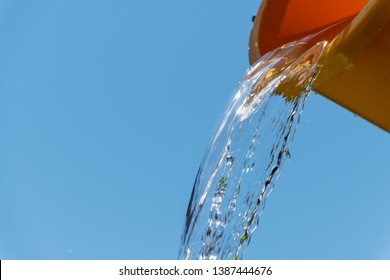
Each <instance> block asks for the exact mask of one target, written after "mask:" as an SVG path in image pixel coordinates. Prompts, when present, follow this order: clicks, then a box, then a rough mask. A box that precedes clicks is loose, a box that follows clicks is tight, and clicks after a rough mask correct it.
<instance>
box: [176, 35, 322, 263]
mask: <svg viewBox="0 0 390 280" xmlns="http://www.w3.org/2000/svg"><path fill="white" fill-rule="evenodd" d="M308 41H309V40H307V39H304V40H301V41H297V42H293V43H290V44H288V45H285V46H283V47H281V48H279V49H277V50H275V51H273V52H270V53H268V54H266V55H264V56H263V57H262V58H261V59H260V60H259V61H257V62H256V63H255V64H254V65H253V66H252V67H251V68H250V69H249V70H248V71H247V74H246V76H245V77H244V78H243V79H242V81H241V82H240V83H239V85H238V87H237V90H236V91H235V93H234V94H233V98H232V100H231V102H230V104H229V106H228V108H227V110H226V112H225V114H224V115H223V118H222V121H221V123H220V125H219V126H218V127H217V129H216V130H215V132H214V135H213V136H212V138H211V142H210V144H209V148H208V150H207V151H206V153H205V155H204V158H203V160H202V163H201V165H200V167H199V170H198V174H197V176H196V179H195V183H194V186H193V190H192V194H191V198H190V202H189V205H188V209H187V214H186V221H185V226H184V230H183V234H182V241H181V247H180V252H179V258H180V259H242V258H243V253H244V252H245V248H246V247H247V246H248V244H249V243H250V240H251V237H252V234H253V233H254V231H255V230H256V228H257V227H258V226H259V222H260V216H261V214H262V212H263V210H264V207H265V204H266V200H267V197H268V196H269V194H270V193H271V191H272V188H273V187H274V185H275V182H276V180H277V178H278V176H279V175H280V172H281V169H282V168H283V166H284V165H285V163H286V161H287V160H288V159H289V158H290V152H289V147H290V144H291V142H292V140H293V137H294V133H295V130H296V127H297V125H298V123H299V118H300V114H301V112H302V110H303V107H304V104H305V100H306V98H307V96H308V95H309V93H310V91H311V84H312V82H313V80H314V79H315V77H316V74H317V73H318V71H319V68H320V65H321V60H322V55H323V53H324V50H325V47H326V45H327V43H326V42H319V43H317V44H315V45H314V46H309V44H308V43H307V42H308Z"/></svg>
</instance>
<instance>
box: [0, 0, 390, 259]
mask: <svg viewBox="0 0 390 280" xmlns="http://www.w3.org/2000/svg"><path fill="white" fill-rule="evenodd" d="M259 3H260V1H257V0H256V1H255V0H249V1H233V0H231V1H222V0H213V1H206V0H196V1H195V0H192V1H190V0H188V1H178V0H167V1H156V0H154V1H152V0H143V1H135V0H131V1H130V0H127V1H125V0H120V1H119V0H115V1H106V0H97V1H92V2H91V1H84V0H81V1H80V0H78V1H73V0H67V1H43V0H42V1H39V0H37V1H23V0H19V1H7V0H0V36H1V41H2V43H1V44H0V131H1V137H0V220H1V223H0V259H175V258H176V257H177V253H178V248H179V244H180V236H181V231H182V228H183V224H184V216H185V211H186V207H187V203H188V200H189V196H190V193H191V188H192V184H193V181H194V179H195V175H196V172H197V168H198V166H199V164H200V161H201V158H202V156H203V152H204V151H205V149H206V146H207V143H208V140H209V137H210V136H211V132H212V130H213V129H214V127H215V126H216V124H217V123H218V120H219V119H220V117H221V114H222V113H223V111H224V108H225V106H226V104H227V102H228V101H229V100H230V96H231V94H232V93H233V90H234V88H235V86H236V84H237V83H238V81H239V80H240V79H241V77H242V76H243V75H244V73H245V71H246V69H247V67H248V66H249V65H248V55H247V44H248V38H249V32H250V28H251V24H252V23H251V17H252V15H254V14H255V13H256V11H257V8H258V6H259ZM389 147H390V138H389V134H388V133H386V132H384V131H382V130H380V129H379V128H376V127H374V126H373V125H371V124H369V123H367V122H366V121H364V120H361V119H360V118H358V117H355V116H354V115H353V114H352V113H350V112H348V111H346V110H345V109H343V108H341V107H339V106H337V105H335V104H333V103H331V102H330V101H328V100H326V99H324V98H322V97H321V96H318V95H314V94H313V95H311V96H310V98H309V100H308V102H307V104H306V107H305V110H304V112H303V115H302V120H301V123H300V125H299V127H298V131H297V133H296V137H295V141H294V143H293V146H292V149H291V154H292V158H291V160H290V162H289V163H288V164H287V166H286V167H285V169H284V171H283V173H282V175H281V176H280V178H279V181H278V184H277V186H276V187H275V189H274V191H273V192H272V194H271V196H270V197H269V200H268V202H267V207H266V210H265V212H264V215H263V218H262V220H261V225H260V228H259V229H258V230H257V232H256V233H255V235H254V237H253V239H252V242H251V244H250V246H249V249H248V250H247V252H246V254H245V255H244V256H245V258H249V259H267V258H271V259H312V258H314V259H343V258H345V259H389V258H390V222H389V218H388V217H389V215H390V203H389V200H390V179H389V177H388V169H389V156H390V151H389Z"/></svg>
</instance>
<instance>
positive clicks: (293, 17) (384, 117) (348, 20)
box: [249, 0, 390, 132]
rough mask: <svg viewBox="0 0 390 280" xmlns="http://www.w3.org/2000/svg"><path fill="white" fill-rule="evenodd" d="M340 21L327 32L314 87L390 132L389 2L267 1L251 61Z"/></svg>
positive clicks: (256, 28)
mask: <svg viewBox="0 0 390 280" xmlns="http://www.w3.org/2000/svg"><path fill="white" fill-rule="evenodd" d="M340 22H344V24H340V25H339V28H338V29H333V31H332V32H331V33H329V34H327V36H328V37H327V40H328V41H329V45H328V47H327V57H326V59H325V63H324V65H323V67H322V69H321V71H320V73H319V75H318V77H317V78H316V80H315V82H314V84H313V89H314V90H315V91H316V92H317V93H319V94H321V95H323V96H325V97H326V98H328V99H330V100H332V101H334V102H336V103H338V104H340V105H341V106H343V107H345V108H347V109H348V110H350V111H352V112H353V113H355V114H356V115H359V116H361V117H363V118H365V119H366V120H368V121H370V122H372V123H373V124H375V125H377V126H379V127H381V128H382V129H384V130H386V131H388V132H390V1H386V0H371V1H367V0H354V1H350V0H326V1H325V0H310V1H309V0H270V1H266V0H264V1H263V2H262V4H261V6H260V9H259V11H258V13H257V15H256V18H255V21H254V25H253V29H252V32H251V37H250V43H249V59H250V63H251V64H252V63H254V62H255V61H256V60H257V59H258V58H259V57H260V56H261V55H262V54H265V53H266V52H268V51H271V50H273V49H275V48H277V47H279V46H282V45H283V44H286V43H289V42H292V41H295V40H297V39H300V38H303V37H305V36H307V35H309V34H313V33H316V32H319V31H321V30H323V29H326V28H327V27H329V26H332V25H335V24H337V23H340Z"/></svg>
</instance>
